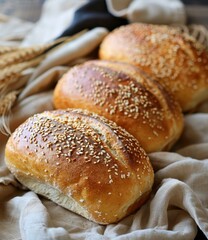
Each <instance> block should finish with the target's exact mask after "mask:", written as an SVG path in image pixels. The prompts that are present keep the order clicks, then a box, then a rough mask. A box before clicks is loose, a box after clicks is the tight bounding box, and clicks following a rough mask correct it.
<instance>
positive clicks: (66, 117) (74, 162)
mask: <svg viewBox="0 0 208 240" xmlns="http://www.w3.org/2000/svg"><path fill="white" fill-rule="evenodd" d="M5 158H6V159H5V161H6V164H7V166H8V168H9V169H10V170H11V172H12V173H13V174H14V175H15V176H16V178H17V179H18V180H19V181H20V182H22V184H24V185H26V186H27V187H29V188H30V189H32V190H33V191H35V192H37V193H39V194H42V195H43V196H46V197H48V198H50V199H52V200H53V201H55V202H56V203H58V204H60V205H62V206H64V207H65V208H68V209H69V210H72V211H74V212H76V213H79V214H81V215H82V216H84V217H86V218H88V219H90V220H92V221H95V222H97V223H101V224H108V223H112V222H116V221H118V220H120V219H121V218H123V217H125V216H126V215H128V214H130V213H131V212H132V211H134V210H135V209H137V208H138V207H139V206H141V204H142V203H143V202H144V200H146V199H147V197H148V194H149V192H150V191H151V188H152V184H153V178H154V173H153V169H152V166H151V164H150V161H149V158H148V156H147V155H146V153H145V152H144V150H143V149H142V148H141V147H140V145H139V143H138V141H137V140H136V139H135V138H133V137H132V136H131V135H130V134H129V133H127V132H126V131H125V130H123V129H121V128H120V127H118V126H117V125H116V124H115V123H113V122H110V121H108V120H106V119H104V118H102V117H100V116H98V115H95V114H92V113H89V112H86V111H81V110H69V109H68V110H57V111H51V112H49V111H48V112H44V113H41V114H36V115H34V116H33V117H31V118H29V119H28V120H27V121H26V122H25V123H23V124H22V125H20V127H18V128H17V129H16V130H15V132H14V133H13V134H12V135H11V137H10V138H9V140H8V143H7V145H6V154H5Z"/></svg>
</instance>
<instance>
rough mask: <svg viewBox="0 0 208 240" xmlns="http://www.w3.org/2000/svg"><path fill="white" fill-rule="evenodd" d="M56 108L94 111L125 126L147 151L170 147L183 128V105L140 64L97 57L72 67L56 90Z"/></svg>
mask: <svg viewBox="0 0 208 240" xmlns="http://www.w3.org/2000/svg"><path fill="white" fill-rule="evenodd" d="M54 105H55V107H56V108H57V109H60V108H62V109H65V108H81V109H87V110H89V111H92V112H95V113H97V114H99V115H103V116H104V117H106V118H108V119H110V120H112V121H114V122H116V123H117V124H118V125H119V126H121V127H123V128H124V129H126V130H127V131H128V132H129V133H131V134H132V135H133V136H134V137H135V138H136V139H138V140H139V142H140V143H141V145H142V147H143V148H144V149H145V151H147V152H153V151H159V150H168V149H170V147H171V146H172V145H173V144H174V143H175V141H176V140H177V139H178V138H179V136H180V134H181V132H182V129H183V116H182V113H181V108H180V106H179V105H178V103H177V102H176V101H175V100H174V99H173V98H172V96H171V95H170V94H169V93H168V92H167V91H166V90H165V89H164V87H162V86H161V85H160V84H159V83H158V82H156V81H154V80H152V79H151V78H150V77H148V76H147V75H146V74H145V73H144V72H142V71H141V70H140V69H139V68H137V67H135V66H133V65H130V64H126V63H119V62H111V61H101V60H94V61H88V62H86V63H84V64H82V65H79V66H76V67H74V68H72V69H71V70H70V71H69V72H68V73H66V74H65V75H64V76H63V77H62V79H61V80H60V81H59V82H58V84H57V86H56V88H55V91H54Z"/></svg>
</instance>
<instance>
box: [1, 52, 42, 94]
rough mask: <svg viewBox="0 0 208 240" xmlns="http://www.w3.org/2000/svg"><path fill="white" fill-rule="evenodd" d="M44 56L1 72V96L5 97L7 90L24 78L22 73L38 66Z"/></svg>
mask: <svg viewBox="0 0 208 240" xmlns="http://www.w3.org/2000/svg"><path fill="white" fill-rule="evenodd" d="M43 58H44V56H43V55H41V56H39V57H36V58H34V59H32V60H30V61H27V62H23V63H18V64H15V65H12V66H9V67H6V68H4V69H3V70H2V71H0V94H1V95H3V93H4V92H6V90H7V88H8V87H9V86H10V85H11V84H12V83H14V82H16V81H18V80H19V79H20V78H21V76H22V71H23V70H25V69H27V68H30V67H35V66H37V65H38V64H39V63H40V62H41V61H42V60H43Z"/></svg>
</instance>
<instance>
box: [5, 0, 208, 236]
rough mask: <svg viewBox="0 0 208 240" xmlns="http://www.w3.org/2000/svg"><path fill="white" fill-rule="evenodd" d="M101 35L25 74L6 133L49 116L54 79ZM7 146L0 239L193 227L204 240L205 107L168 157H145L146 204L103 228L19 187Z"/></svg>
mask: <svg viewBox="0 0 208 240" xmlns="http://www.w3.org/2000/svg"><path fill="white" fill-rule="evenodd" d="M62 1H63V0H62ZM106 33H107V30H106V29H100V28H99V29H94V30H92V31H90V32H87V33H85V35H82V36H80V38H79V39H76V40H74V41H73V42H70V43H69V45H67V46H66V49H65V50H67V51H68V52H67V55H66V54H65V51H64V49H62V50H59V51H58V52H57V55H56V53H55V52H54V53H53V57H51V58H50V56H48V58H47V59H46V60H45V61H43V62H42V64H41V65H40V66H39V67H38V68H37V69H34V70H33V71H32V73H33V75H32V76H31V75H29V76H28V79H30V81H28V82H27V84H26V86H25V88H24V90H23V91H22V92H21V94H20V95H19V97H18V100H17V102H16V104H15V106H14V108H13V109H12V112H11V115H10V120H9V125H10V127H11V131H14V129H15V128H16V127H17V126H19V125H20V124H21V123H22V122H23V121H25V120H26V119H27V118H28V117H30V116H32V115H33V114H35V113H39V112H42V111H45V110H52V109H53V89H54V87H55V85H56V83H57V81H58V80H59V78H60V77H61V76H62V75H63V74H64V73H65V72H66V71H67V70H68V69H69V68H70V67H71V66H72V65H73V64H75V62H74V60H77V61H78V62H80V61H84V60H85V59H88V58H90V57H91V56H90V52H91V51H93V49H95V48H97V47H98V46H99V43H100V42H101V41H102V39H103V37H104V36H105V35H106ZM70 44H71V47H70ZM86 44H87V45H89V46H90V48H89V49H87V48H86V49H85V47H86ZM62 54H63V55H62ZM62 56H63V58H62ZM54 59H55V60H54ZM50 60H51V61H50ZM1 122H2V118H0V123H1ZM7 139H8V136H5V135H3V134H2V133H1V134H0V200H1V204H0V213H1V214H0V239H4V240H11V239H22V240H37V239H38V240H51V239H54V240H57V239H60V240H65V239H66V240H68V239H76V240H79V239H80V240H81V239H83V240H84V239H88V240H91V239H93V240H112V239H115V240H126V239H131V240H134V239H135V240H138V239H142V240H152V239H154V240H161V239H170V240H194V238H195V236H196V233H197V226H198V227H199V228H200V229H201V230H202V231H203V233H204V234H205V235H206V237H207V238H208V191H207V189H208V180H207V179H208V150H207V149H208V101H207V102H206V103H204V104H203V106H202V105H201V106H200V107H199V108H198V109H197V111H196V113H192V114H189V115H186V116H185V128H184V132H183V134H182V136H181V138H180V139H179V141H178V142H177V144H176V145H175V146H174V148H173V149H172V151H170V152H156V153H151V154H150V155H149V156H150V159H151V162H152V165H153V168H154V170H155V183H154V187H153V191H152V193H151V196H150V199H149V200H148V201H147V203H146V204H144V205H143V206H142V207H141V208H140V209H138V210H137V211H136V212H135V213H134V214H132V215H130V216H128V217H126V218H124V219H123V220H121V221H120V222H118V223H116V224H110V225H107V226H102V225H98V224H95V223H93V222H91V221H88V220H86V219H85V218H83V217H81V216H79V215H77V214H75V213H72V212H70V211H68V210H66V209H64V208H62V207H60V206H58V205H57V204H55V203H53V202H52V201H50V200H47V199H45V198H43V197H41V196H38V195H37V194H35V193H34V192H32V191H30V190H28V189H26V188H24V187H23V186H22V185H21V184H19V183H18V182H17V181H16V179H15V178H14V177H13V175H12V174H11V173H10V172H9V170H8V169H7V167H6V165H5V162H4V149H5V144H6V141H7ZM95 201H96V199H95Z"/></svg>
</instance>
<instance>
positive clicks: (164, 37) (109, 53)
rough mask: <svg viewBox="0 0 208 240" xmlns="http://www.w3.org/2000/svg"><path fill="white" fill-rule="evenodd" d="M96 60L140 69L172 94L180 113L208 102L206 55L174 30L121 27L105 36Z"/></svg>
mask: <svg viewBox="0 0 208 240" xmlns="http://www.w3.org/2000/svg"><path fill="white" fill-rule="evenodd" d="M99 56H100V58H101V59H104V60H116V61H121V62H128V63H131V64H134V65H136V66H139V67H140V68H142V69H143V70H144V71H145V72H147V73H148V74H150V75H152V76H153V77H154V78H157V79H158V80H159V81H160V82H161V83H162V84H163V85H164V86H165V87H166V88H167V89H168V90H169V91H171V92H172V93H173V94H174V96H175V98H176V99H177V100H178V101H179V103H180V105H181V107H182V109H183V111H190V110H193V109H194V108H195V107H196V106H197V105H198V104H199V103H201V102H202V101H204V100H205V99H207V98H208V52H207V50H206V49H205V47H203V46H202V45H200V44H199V43H197V42H196V40H194V39H193V38H191V37H190V36H188V35H185V34H183V35H182V34H181V33H180V32H179V30H177V29H176V28H170V27H168V26H157V25H150V24H140V23H133V24H129V25H126V26H122V27H120V28H117V29H115V30H114V31H113V32H111V33H110V34H109V35H107V36H106V38H105V39H104V40H103V42H102V44H101V46H100V50H99Z"/></svg>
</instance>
